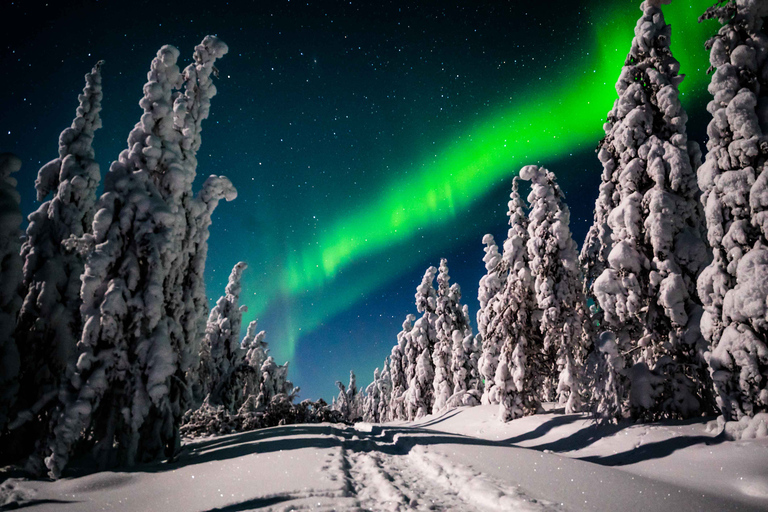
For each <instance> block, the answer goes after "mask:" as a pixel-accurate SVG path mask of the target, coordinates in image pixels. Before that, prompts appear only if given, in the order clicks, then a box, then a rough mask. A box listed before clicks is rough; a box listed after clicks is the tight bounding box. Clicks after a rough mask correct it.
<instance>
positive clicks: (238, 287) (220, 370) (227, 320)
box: [200, 261, 248, 412]
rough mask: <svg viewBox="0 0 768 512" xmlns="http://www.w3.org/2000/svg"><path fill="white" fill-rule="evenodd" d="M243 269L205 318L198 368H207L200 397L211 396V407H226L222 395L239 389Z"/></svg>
mask: <svg viewBox="0 0 768 512" xmlns="http://www.w3.org/2000/svg"><path fill="white" fill-rule="evenodd" d="M246 268H248V265H247V264H246V263H245V262H244V261H241V262H239V263H237V264H236V265H235V266H234V267H233V268H232V272H231V273H230V274H229V280H228V281H227V287H226V289H225V291H224V295H222V296H221V297H220V298H219V300H218V301H216V306H214V307H213V309H211V313H210V315H208V324H207V325H206V328H205V337H204V338H203V347H205V348H204V350H202V351H201V360H200V364H201V365H204V366H205V367H206V370H205V371H202V372H201V373H202V374H203V375H204V376H205V381H204V382H202V391H203V396H207V395H210V396H209V397H208V402H209V403H210V404H211V405H214V406H216V405H225V404H224V403H223V402H224V401H229V400H228V399H227V397H226V396H225V395H227V394H228V393H231V392H232V391H233V388H234V387H238V384H237V383H236V382H234V381H235V380H237V375H236V371H237V368H238V367H239V366H240V364H241V363H242V362H243V361H244V359H245V355H246V352H245V351H244V350H243V349H242V348H241V346H240V324H241V322H242V318H243V313H244V312H245V311H247V308H246V306H241V305H240V292H241V291H242V283H241V280H242V277H243V271H244V270H245V269H246ZM238 407H239V405H238ZM230 412H234V411H232V410H230Z"/></svg>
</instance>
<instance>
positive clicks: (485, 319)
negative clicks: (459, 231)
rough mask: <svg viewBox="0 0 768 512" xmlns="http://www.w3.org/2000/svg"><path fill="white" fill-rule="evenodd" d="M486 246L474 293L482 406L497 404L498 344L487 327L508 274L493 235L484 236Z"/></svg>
mask: <svg viewBox="0 0 768 512" xmlns="http://www.w3.org/2000/svg"><path fill="white" fill-rule="evenodd" d="M483 243H484V244H485V249H484V250H485V256H483V262H484V263H485V271H486V274H485V275H484V276H483V277H482V278H480V286H479V287H478V290H477V300H478V302H479V303H480V309H478V311H477V330H478V333H477V343H478V344H480V345H481V347H482V348H481V355H480V360H479V362H478V372H479V374H480V378H481V381H482V382H483V395H482V403H484V404H489V403H498V394H497V393H496V392H494V387H495V380H494V376H495V375H496V366H497V365H498V363H499V350H500V346H499V343H498V340H497V339H496V338H494V337H492V336H489V333H488V325H489V324H490V323H491V322H492V321H493V320H494V318H495V317H496V314H497V311H496V307H497V306H498V305H499V302H498V299H496V295H497V294H498V293H499V291H500V290H501V289H502V288H503V287H504V285H505V283H506V279H507V274H508V266H507V264H506V262H505V261H503V260H502V258H501V254H499V247H498V246H497V245H496V241H495V240H494V238H493V235H491V234H490V233H488V234H486V235H485V236H483Z"/></svg>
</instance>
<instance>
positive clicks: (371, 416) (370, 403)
mask: <svg viewBox="0 0 768 512" xmlns="http://www.w3.org/2000/svg"><path fill="white" fill-rule="evenodd" d="M379 379H381V372H380V371H379V369H378V368H376V369H375V370H374V371H373V381H372V382H371V383H370V384H368V386H366V388H365V396H364V398H363V421H368V422H370V423H377V422H378V421H379V404H380V402H381V395H380V394H379Z"/></svg>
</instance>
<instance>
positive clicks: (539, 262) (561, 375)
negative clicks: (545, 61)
mask: <svg viewBox="0 0 768 512" xmlns="http://www.w3.org/2000/svg"><path fill="white" fill-rule="evenodd" d="M520 178H521V179H524V180H529V181H530V182H531V192H530V194H529V195H528V204H529V205H530V212H529V214H528V219H529V222H528V241H527V244H526V245H527V248H528V262H529V266H530V270H531V276H532V278H533V289H534V292H535V297H536V305H537V308H538V309H539V310H540V311H541V318H540V321H539V329H540V333H541V337H542V349H543V353H544V370H545V371H544V381H543V389H542V390H543V396H542V398H544V399H551V398H555V396H556V397H557V400H558V402H559V403H561V404H564V405H565V410H566V412H574V411H578V410H579V408H580V407H581V392H582V390H581V389H580V386H581V380H582V378H581V373H582V372H581V368H583V365H584V362H585V359H586V354H587V350H588V348H589V344H591V340H590V339H589V336H588V334H587V332H588V322H589V319H588V315H587V311H586V301H585V300H584V295H583V293H582V282H581V272H580V270H579V265H578V252H577V251H576V243H575V242H574V241H573V237H572V236H571V230H570V227H569V226H570V211H569V209H568V206H567V205H566V204H565V201H564V198H563V193H562V192H561V190H560V187H559V186H558V184H557V182H556V180H555V175H554V174H553V173H551V172H549V171H547V170H546V169H544V168H543V167H538V166H535V165H529V166H526V167H523V168H522V169H521V170H520ZM510 373H511V374H512V375H513V376H514V372H510ZM550 397H551V398H550Z"/></svg>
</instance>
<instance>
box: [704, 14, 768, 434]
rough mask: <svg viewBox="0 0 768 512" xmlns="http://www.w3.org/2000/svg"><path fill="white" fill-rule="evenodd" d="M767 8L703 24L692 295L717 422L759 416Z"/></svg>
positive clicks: (764, 311)
mask: <svg viewBox="0 0 768 512" xmlns="http://www.w3.org/2000/svg"><path fill="white" fill-rule="evenodd" d="M766 16H768V3H766V2H764V1H759V0H737V1H728V2H720V3H718V4H717V5H715V6H714V7H711V8H710V9H708V10H707V12H706V13H705V15H704V16H703V17H702V18H704V19H706V18H717V19H718V20H719V21H720V23H721V24H722V27H721V28H720V30H719V31H718V33H717V35H716V36H714V37H713V38H712V39H711V40H710V41H709V42H708V43H707V45H708V47H709V48H710V49H711V51H710V63H711V65H712V68H711V69H715V72H714V74H713V75H712V81H711V83H710V85H709V92H710V93H711V94H712V95H713V96H714V98H713V99H712V101H710V102H709V104H708V105H707V110H708V111H709V112H710V113H711V114H712V120H711V121H710V123H709V127H708V129H707V134H708V135H709V140H708V142H707V149H708V150H709V151H708V153H707V158H706V162H705V163H704V165H702V166H701V168H700V169H699V173H698V181H699V186H700V187H701V190H702V192H703V195H702V203H703V204H704V207H705V212H706V223H707V236H708V239H709V244H710V246H711V247H712V251H713V256H714V258H713V260H712V262H711V263H710V264H709V266H708V267H707V268H706V269H705V270H704V271H703V272H702V273H701V275H700V276H699V280H698V292H699V295H700V297H701V299H702V302H703V304H704V309H705V313H704V315H703V317H702V320H701V329H702V332H703V334H704V336H705V337H706V338H707V340H708V341H709V344H710V347H711V353H710V354H708V356H709V365H710V368H711V372H712V379H713V381H714V385H715V390H716V392H717V395H718V396H717V405H718V406H719V408H720V410H721V411H722V412H723V415H724V417H725V419H726V420H740V419H742V418H744V417H748V416H754V415H756V414H758V413H761V412H766V411H768V303H766V296H768V165H766V158H767V156H768V109H766V105H768V36H766V34H765V27H764V21H765V17H766Z"/></svg>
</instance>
